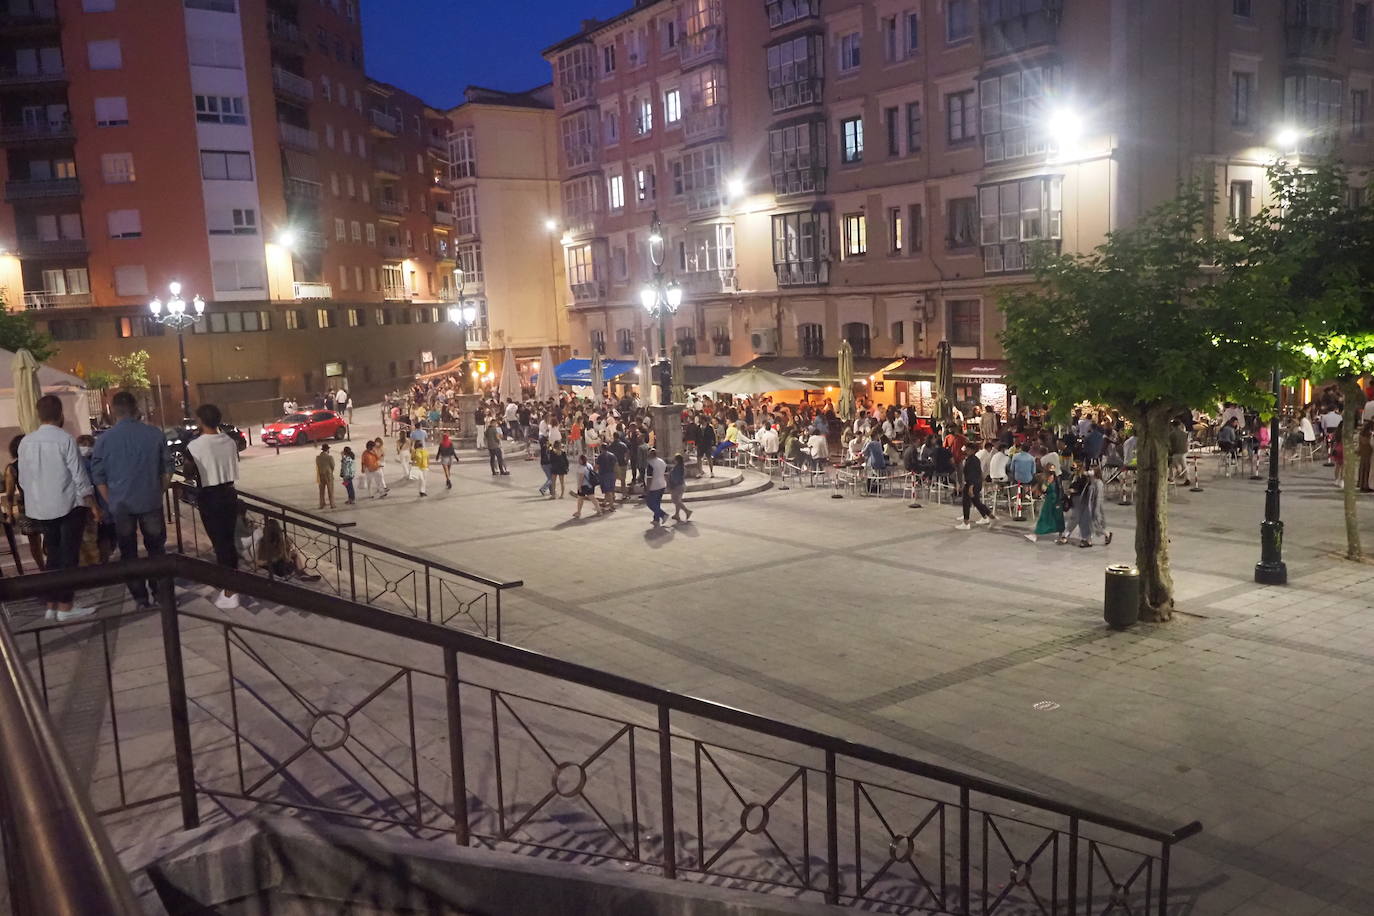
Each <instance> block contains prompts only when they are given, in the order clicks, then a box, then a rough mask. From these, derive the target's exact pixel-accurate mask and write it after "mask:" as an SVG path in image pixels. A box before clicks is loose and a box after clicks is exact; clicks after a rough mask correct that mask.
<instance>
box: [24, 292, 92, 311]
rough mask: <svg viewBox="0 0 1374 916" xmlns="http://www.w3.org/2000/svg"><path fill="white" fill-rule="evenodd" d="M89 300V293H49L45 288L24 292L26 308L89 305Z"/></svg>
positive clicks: (59, 307)
mask: <svg viewBox="0 0 1374 916" xmlns="http://www.w3.org/2000/svg"><path fill="white" fill-rule="evenodd" d="M91 301H92V300H91V294H90V293H50V292H47V291H46V290H35V291H33V292H26V293H24V308H26V309H61V308H81V307H83V306H89V305H91Z"/></svg>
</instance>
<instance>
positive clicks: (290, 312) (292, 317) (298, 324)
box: [282, 309, 305, 331]
mask: <svg viewBox="0 0 1374 916" xmlns="http://www.w3.org/2000/svg"><path fill="white" fill-rule="evenodd" d="M282 324H284V325H285V326H286V329H287V330H288V331H303V330H305V310H304V309H286V310H285V311H284V312H282Z"/></svg>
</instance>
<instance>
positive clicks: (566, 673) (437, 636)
mask: <svg viewBox="0 0 1374 916" xmlns="http://www.w3.org/2000/svg"><path fill="white" fill-rule="evenodd" d="M166 577H176V578H181V579H188V580H191V581H194V582H200V583H203V584H206V585H212V586H215V587H217V588H222V589H228V590H230V591H233V592H238V593H242V594H245V595H248V596H249V597H252V598H257V599H259V600H262V601H267V602H271V603H274V604H281V605H284V606H288V607H294V608H298V609H300V610H304V611H308V612H309V613H312V614H317V615H319V616H321V617H326V618H329V619H332V620H337V621H341V622H343V623H348V624H353V625H356V626H360V627H364V628H368V629H373V630H378V631H380V632H383V633H386V634H388V635H391V636H397V637H400V638H403V639H411V640H415V641H416V642H420V643H424V644H426V645H429V646H433V647H435V648H439V649H443V650H445V651H446V652H454V653H461V654H464V655H469V656H473V657H475V658H480V659H483V660H485V661H489V662H494V663H497V664H501V665H509V666H510V667H513V668H518V669H521V670H524V671H527V672H531V673H535V674H542V675H545V676H548V677H552V678H555V679H558V680H561V681H565V682H568V683H572V684H576V685H579V686H582V687H587V688H590V689H593V690H599V691H602V692H604V693H609V694H613V695H616V696H619V697H621V698H623V699H627V700H633V701H636V702H641V703H646V704H652V705H653V706H654V707H655V708H657V709H658V710H659V711H660V716H661V717H663V718H666V713H667V712H668V711H671V712H677V713H681V714H683V715H688V716H694V717H697V718H700V719H705V720H709V721H712V722H716V723H719V724H722V725H729V726H733V727H736V728H743V729H747V730H749V731H751V732H753V733H755V734H758V735H763V736H766V737H771V738H776V739H778V740H782V741H787V742H790V743H792V744H796V745H802V746H806V747H809V748H811V749H813V750H817V751H824V752H825V753H826V754H827V756H829V755H834V756H836V757H839V756H843V757H845V758H848V759H851V760H855V761H860V762H863V763H869V764H873V765H876V766H882V767H886V768H888V769H891V770H895V771H897V772H901V773H906V774H908V775H911V776H917V777H921V778H924V779H931V780H934V781H936V782H942V783H945V784H946V785H949V786H951V787H955V788H958V789H960V790H961V792H977V793H979V794H980V795H986V796H990V797H993V798H998V799H1001V800H1003V801H1007V802H1012V803H1014V804H1020V805H1026V806H1028V807H1032V808H1036V809H1038V810H1040V811H1044V812H1048V813H1052V814H1057V815H1060V816H1062V817H1067V818H1071V819H1074V820H1077V821H1082V822H1087V823H1090V824H1095V825H1097V826H1099V827H1104V828H1107V829H1109V830H1115V831H1118V832H1121V833H1125V834H1129V835H1131V836H1135V837H1138V838H1141V839H1145V840H1150V841H1152V842H1156V843H1160V844H1163V846H1164V847H1165V848H1167V847H1169V846H1171V845H1173V844H1175V843H1178V842H1181V841H1183V840H1186V839H1187V838H1189V837H1191V836H1193V835H1195V834H1197V833H1199V832H1201V830H1202V824H1201V823H1199V822H1198V821H1193V822H1191V823H1188V824H1185V825H1183V826H1181V827H1178V828H1176V829H1173V830H1162V829H1159V828H1156V827H1149V826H1145V825H1143V824H1137V823H1134V822H1132V821H1128V820H1125V819H1123V818H1119V817H1115V816H1113V815H1109V814H1103V813H1101V812H1097V811H1092V810H1089V809H1087V808H1083V807H1080V806H1078V805H1074V804H1071V803H1068V802H1062V801H1059V800H1057V799H1053V798H1048V797H1046V796H1043V795H1040V794H1038V793H1036V792H1031V791H1028V790H1025V789H1019V788H1016V787H1015V786H1010V785H1005V784H1002V783H998V782H995V781H993V780H990V779H985V778H983V777H980V776H975V775H972V774H968V773H962V772H959V771H958V770H953V769H950V768H949V767H945V766H941V765H939V764H935V763H928V762H926V761H922V760H916V759H914V758H910V757H905V756H903V755H901V754H897V753H894V752H892V751H885V750H883V749H881V748H877V747H873V746H872V745H867V744H861V743H858V742H854V741H850V740H848V739H845V738H839V737H836V736H834V735H827V734H825V733H823V732H818V731H815V730H813V729H810V728H806V727H805V726H800V725H792V724H790V723H786V722H782V721H779V720H777V719H771V718H768V717H767V716H762V715H759V714H757V713H751V712H746V711H744V710H741V709H736V708H734V707H730V706H726V705H724V704H721V703H716V702H713V701H711V700H704V699H701V698H699V697H692V696H687V695H685V694H679V693H675V692H673V691H671V690H667V689H665V688H662V687H655V686H653V685H651V684H645V683H643V682H642V681H637V680H634V679H632V678H628V677H624V676H623V675H618V674H613V673H610V672H606V671H600V670H598V669H595V668H589V667H587V666H585V665H581V664H578V663H576V662H571V661H567V660H565V659H560V658H554V657H552V656H549V655H544V654H542V653H540V652H536V651H534V650H532V649H525V648H521V647H519V646H513V645H510V644H508V643H501V642H495V641H493V640H489V639H485V638H483V637H480V636H474V635H472V634H469V633H464V632H461V631H458V630H453V629H449V628H446V627H443V626H439V625H437V624H432V623H429V622H427V621H424V620H419V619H417V618H412V617H405V616H401V615H399V614H390V613H385V612H382V613H379V612H378V611H377V609H376V608H373V607H370V606H368V605H364V604H360V603H358V602H354V601H349V600H347V599H345V598H338V597H335V596H332V595H326V594H322V593H319V592H314V591H309V590H306V589H301V588H298V587H296V586H292V585H288V584H286V583H284V582H281V581H278V580H274V579H263V578H260V577H257V576H252V575H249V574H247V573H243V572H239V571H237V570H231V569H228V568H226V567H223V566H217V565H215V564H212V563H208V562H206V561H204V560H198V559H194V558H191V557H187V556H182V555H178V554H165V555H163V556H157V557H146V558H140V559H137V560H133V561H130V562H128V563H120V564H118V565H117V566H87V567H81V568H78V569H70V570H62V571H59V572H46V573H36V574H34V575H29V576H23V577H19V578H9V579H0V600H3V601H12V600H15V599H18V598H28V597H32V596H35V595H41V594H44V593H48V592H52V591H57V590H62V589H71V588H75V589H82V588H93V587H97V586H105V585H112V584H115V583H119V582H126V581H129V580H132V579H155V578H166Z"/></svg>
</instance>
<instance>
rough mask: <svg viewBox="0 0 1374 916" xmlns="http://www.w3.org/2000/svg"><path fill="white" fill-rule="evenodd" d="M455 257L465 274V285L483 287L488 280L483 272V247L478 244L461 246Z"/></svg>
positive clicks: (459, 267)
mask: <svg viewBox="0 0 1374 916" xmlns="http://www.w3.org/2000/svg"><path fill="white" fill-rule="evenodd" d="M454 256H455V258H456V259H457V261H458V269H459V270H461V271H462V272H463V285H464V286H467V285H469V284H474V285H477V286H480V285H482V283H483V282H484V281H485V280H486V275H485V274H484V273H483V271H482V246H481V245H479V244H477V243H476V242H473V243H471V244H468V245H460V246H458V249H457V250H456V251H455V252H454Z"/></svg>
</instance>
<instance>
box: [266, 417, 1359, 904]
mask: <svg viewBox="0 0 1374 916" xmlns="http://www.w3.org/2000/svg"><path fill="white" fill-rule="evenodd" d="M367 413H369V414H370V413H371V411H368V412H367ZM363 415H364V412H363V411H359V420H360V422H359V423H358V425H357V427H356V429H355V433H354V437H353V438H354V442H355V444H356V443H357V442H358V440H359V439H365V438H367V437H368V436H369V435H375V434H376V432H377V430H375V429H372V428H369V426H368V425H367V424H366V423H365V422H362V417H363ZM250 454H251V457H250V458H248V459H247V460H245V461H244V463H243V485H244V487H245V488H246V489H248V490H250V491H252V492H255V493H259V494H261V495H264V496H268V497H272V498H275V499H278V500H283V501H287V502H291V503H295V504H298V505H301V506H303V507H311V508H313V506H314V502H315V500H314V493H313V489H314V488H313V484H312V467H311V463H310V462H311V460H312V458H311V452H310V451H309V450H305V449H297V450H289V451H288V450H283V451H282V453H281V454H280V455H276V454H274V453H273V452H272V451H271V450H268V449H264V448H261V447H257V446H255V447H253V448H251V449H250ZM510 465H511V469H512V475H511V476H509V477H492V476H491V475H490V473H489V471H488V469H487V465H486V462H485V461H484V460H483V461H479V460H476V459H472V458H467V459H464V460H463V462H462V463H461V464H460V465H458V467H457V468H456V472H457V473H456V475H455V485H454V489H453V490H451V491H445V490H444V489H443V486H442V482H441V478H440V477H439V474H438V470H437V468H436V469H434V470H433V471H431V475H432V476H431V481H430V490H429V492H430V495H429V496H428V497H425V498H424V499H420V498H419V497H418V496H417V495H416V487H415V485H414V484H409V485H401V484H396V485H393V489H392V491H391V496H390V497H389V498H387V499H385V500H361V501H360V502H359V504H358V505H357V506H356V507H347V508H343V507H341V508H340V509H339V510H337V511H336V512H334V513H332V515H334V516H336V517H338V518H340V519H346V520H353V521H356V522H357V523H358V526H359V530H360V531H361V532H363V533H365V534H366V535H367V536H368V537H371V538H375V539H378V540H382V541H385V542H391V543H394V544H397V545H401V546H405V547H410V548H414V549H418V550H422V551H425V552H428V553H430V554H433V555H434V556H436V557H439V558H442V559H444V560H447V561H449V562H452V563H454V564H457V565H459V566H461V567H462V568H465V569H469V570H472V571H476V572H480V573H483V574H487V575H493V576H500V577H511V578H523V579H524V581H525V583H526V585H525V587H524V588H523V589H520V590H518V591H517V592H515V593H513V594H512V595H511V596H509V597H508V600H507V604H506V607H505V633H506V639H507V641H510V642H514V643H517V644H521V645H525V646H528V647H530V648H533V649H537V650H540V651H544V652H548V653H551V654H554V655H558V656H561V657H564V658H568V659H571V660H575V661H578V662H582V663H585V664H588V665H592V666H596V667H600V668H604V669H607V670H610V671H614V672H617V673H620V674H625V675H628V676H631V677H635V678H639V679H642V680H645V681H648V682H650V683H654V684H658V685H661V686H664V687H667V688H670V689H673V690H677V691H682V692H686V693H691V694H695V695H699V696H703V697H706V698H709V699H713V700H716V701H720V702H724V703H727V704H731V705H735V706H740V707H744V708H747V709H751V710H754V711H757V712H760V713H764V714H767V715H770V716H775V717H779V718H783V719H786V720H790V721H794V722H797V723H800V724H804V725H808V726H811V727H814V728H817V729H821V730H825V731H829V732H833V733H836V734H840V735H844V736H846V737H851V738H853V739H855V740H860V741H865V742H870V743H873V744H876V745H879V746H883V747H890V748H892V749H894V750H898V751H901V752H904V753H907V754H910V755H913V756H916V757H919V758H922V759H927V760H932V761H935V762H940V763H945V764H949V765H951V766H955V767H959V768H964V769H967V770H972V771H975V772H978V773H981V774H984V775H986V776H990V777H992V778H995V779H998V780H1003V781H1007V782H1010V783H1014V784H1017V785H1021V786H1024V787H1027V788H1030V789H1033V790H1035V791H1038V792H1041V793H1045V794H1048V795H1051V796H1055V797H1058V798H1061V799H1065V800H1068V801H1071V802H1074V803H1077V804H1081V805H1084V806H1088V807H1092V808H1095V809H1098V810H1101V811H1105V812H1108V813H1112V814H1116V815H1119V816H1122V817H1126V818H1130V819H1134V820H1137V821H1140V822H1143V823H1147V824H1152V825H1157V826H1160V827H1167V828H1172V827H1176V826H1180V825H1182V824H1183V823H1185V822H1187V821H1189V820H1192V819H1194V818H1197V819H1200V820H1201V821H1202V822H1203V823H1204V825H1205V832H1204V833H1203V834H1202V835H1201V836H1199V837H1196V838H1194V839H1192V840H1190V841H1188V842H1187V843H1186V844H1184V846H1183V847H1182V848H1181V850H1180V851H1179V853H1178V854H1177V856H1178V857H1177V859H1176V862H1177V871H1176V873H1175V886H1176V887H1187V888H1191V889H1192V890H1193V891H1194V892H1195V893H1196V898H1195V899H1196V909H1195V910H1193V911H1194V912H1197V913H1203V914H1221V913H1237V914H1246V916H1269V914H1285V916H1308V914H1326V916H1338V914H1341V916H1343V914H1356V913H1368V912H1370V911H1371V909H1374V870H1371V869H1369V868H1368V863H1369V855H1370V853H1369V836H1370V835H1371V833H1374V770H1371V768H1370V767H1369V766H1368V762H1367V761H1368V759H1369V756H1370V754H1371V752H1374V710H1371V707H1370V704H1369V703H1368V701H1367V700H1368V697H1369V696H1371V690H1372V689H1374V626H1371V625H1372V624H1374V617H1371V615H1372V614H1374V592H1371V584H1374V565H1369V564H1364V565H1356V564H1351V563H1349V562H1347V561H1345V560H1343V559H1340V558H1339V554H1340V553H1341V552H1342V550H1343V544H1344V538H1343V528H1342V526H1341V517H1340V511H1341V510H1340V492H1339V491H1338V490H1337V489H1335V488H1334V487H1333V486H1332V484H1331V481H1330V474H1331V472H1330V469H1328V468H1324V467H1322V466H1321V465H1320V464H1317V465H1302V466H1300V467H1299V468H1297V469H1294V470H1289V469H1287V468H1286V469H1285V472H1284V473H1285V477H1286V481H1285V485H1284V493H1285V502H1284V518H1285V521H1286V522H1287V531H1286V534H1287V538H1286V544H1285V558H1286V560H1287V562H1288V566H1289V574H1290V584H1289V585H1288V586H1287V587H1271V588H1262V587H1257V586H1256V585H1254V583H1253V581H1252V569H1253V565H1254V562H1255V560H1256V559H1257V557H1258V549H1259V548H1258V525H1259V521H1260V519H1261V517H1262V511H1263V489H1264V485H1263V483H1262V482H1254V481H1250V480H1248V479H1244V478H1232V479H1211V474H1210V467H1209V466H1208V465H1207V464H1206V463H1205V462H1204V470H1203V475H1202V476H1203V484H1204V487H1205V492H1203V493H1191V492H1188V491H1187V490H1186V489H1180V491H1179V492H1178V493H1177V494H1176V495H1175V497H1174V499H1173V503H1172V506H1171V519H1172V527H1171V536H1172V552H1173V558H1174V564H1173V569H1174V575H1175V579H1176V583H1177V594H1178V599H1179V614H1178V616H1177V619H1176V620H1175V621H1174V622H1173V623H1171V624H1169V625H1164V626H1146V625H1139V626H1137V627H1135V628H1134V629H1133V630H1131V631H1129V632H1125V633H1117V632H1112V631H1109V630H1107V629H1106V628H1105V627H1104V626H1103V623H1102V618H1101V595H1102V587H1103V584H1102V579H1103V572H1102V571H1103V567H1104V566H1105V565H1107V564H1108V563H1116V562H1130V561H1131V559H1132V546H1131V545H1132V542H1133V527H1134V526H1133V518H1132V515H1131V510H1130V509H1129V508H1126V507H1116V506H1114V505H1109V507H1108V522H1109V525H1110V527H1112V528H1113V529H1114V530H1115V531H1116V538H1115V540H1114V542H1113V544H1112V545H1111V546H1110V547H1106V548H1103V547H1094V548H1092V549H1088V550H1084V549H1079V548H1077V547H1076V546H1072V545H1070V546H1063V547H1061V546H1056V545H1054V544H1052V543H1040V544H1037V545H1032V544H1030V543H1028V542H1027V541H1026V540H1024V539H1023V538H1022V537H1021V534H1022V533H1024V532H1025V531H1026V530H1029V529H1028V526H1024V525H1015V524H1011V523H1007V524H1003V525H999V526H997V527H995V528H994V529H993V530H991V531H984V530H979V529H975V530H974V531H971V532H960V531H955V530H953V525H954V524H955V522H956V520H957V516H958V514H959V513H958V510H957V509H955V508H953V507H951V506H949V505H930V504H928V505H927V506H926V507H925V508H924V509H921V510H912V509H908V508H907V507H906V501H905V500H901V499H866V498H855V497H852V496H851V497H847V498H845V499H842V500H838V499H832V498H830V494H829V492H828V491H824V490H811V489H802V488H793V489H791V490H788V491H781V490H776V489H775V490H770V491H768V492H766V493H764V494H761V495H757V496H750V497H746V498H742V499H732V500H724V501H718V502H705V503H697V504H695V508H696V515H695V517H694V519H693V522H692V523H691V524H685V525H677V526H671V525H670V526H669V527H667V528H664V529H658V530H654V529H651V528H650V526H649V524H648V520H649V516H648V512H647V510H645V509H643V508H637V507H626V508H624V509H621V510H618V511H616V512H615V513H614V514H613V515H612V516H610V517H608V518H604V519H596V518H584V519H582V520H573V519H571V518H570V517H569V516H570V515H571V512H572V506H573V501H572V500H570V499H564V500H561V501H549V500H546V499H543V498H540V497H539V496H538V495H537V493H536V492H535V491H536V488H537V487H538V485H539V484H540V483H541V482H542V474H541V473H540V471H539V468H538V466H537V465H536V464H534V463H533V462H529V463H526V462H523V461H520V460H514V461H511V462H510ZM388 470H389V471H390V472H392V473H394V472H395V471H396V467H395V465H394V463H393V464H392V465H391V466H390V467H389V468H388ZM436 481H439V482H437V483H436ZM1362 508H1363V513H1364V516H1363V522H1364V525H1363V530H1364V532H1365V536H1366V538H1367V541H1368V542H1369V544H1370V546H1371V548H1374V501H1370V500H1368V499H1367V498H1366V499H1364V500H1363V507H1362ZM1042 701H1048V703H1045V702H1042ZM1037 704H1039V705H1040V706H1041V707H1044V706H1047V705H1048V706H1050V707H1051V708H1037Z"/></svg>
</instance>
